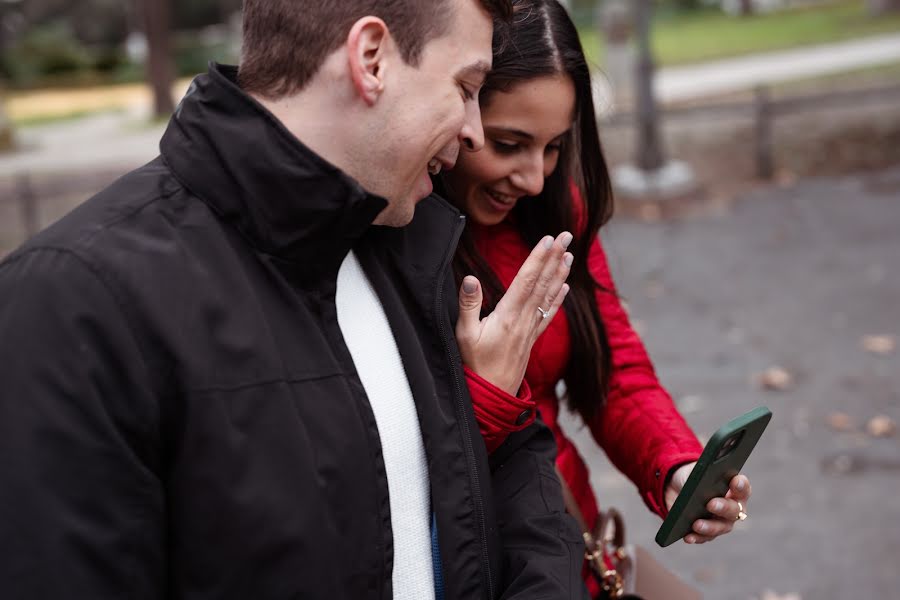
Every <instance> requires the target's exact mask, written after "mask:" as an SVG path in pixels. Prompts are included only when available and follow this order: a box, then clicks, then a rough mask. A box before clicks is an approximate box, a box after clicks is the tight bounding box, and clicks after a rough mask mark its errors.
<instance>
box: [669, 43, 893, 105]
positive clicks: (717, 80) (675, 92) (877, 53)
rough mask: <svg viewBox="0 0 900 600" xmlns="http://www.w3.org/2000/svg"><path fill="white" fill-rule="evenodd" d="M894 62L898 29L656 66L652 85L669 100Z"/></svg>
mask: <svg viewBox="0 0 900 600" xmlns="http://www.w3.org/2000/svg"><path fill="white" fill-rule="evenodd" d="M896 62H900V33H896V34H891V35H882V36H878V37H873V38H866V39H861V40H853V41H848V42H840V43H834V44H826V45H822V46H811V47H808V48H799V49H796V50H785V51H779V52H771V53H766V54H754V55H751V56H744V57H739V58H731V59H727V60H719V61H715V62H710V63H704V64H698V65H690V66H684V67H670V68H667V69H662V70H660V71H659V73H658V74H657V76H656V81H655V85H656V92H657V95H658V97H659V99H660V100H661V101H663V102H673V101H681V100H690V99H694V98H698V97H703V96H711V95H715V94H722V93H728V92H735V91H741V90H745V89H749V88H752V87H754V86H756V85H758V84H764V83H779V82H784V81H791V80H796V79H801V78H807V77H817V76H821V75H829V74H832V73H840V72H842V71H850V70H854V69H860V68H864V67H874V66H878V65H882V64H889V63H896Z"/></svg>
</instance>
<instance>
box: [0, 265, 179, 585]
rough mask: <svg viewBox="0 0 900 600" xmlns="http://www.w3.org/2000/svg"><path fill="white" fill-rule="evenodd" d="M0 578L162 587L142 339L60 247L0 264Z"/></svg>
mask: <svg viewBox="0 0 900 600" xmlns="http://www.w3.org/2000/svg"><path fill="white" fill-rule="evenodd" d="M0 380H2V387H0V556H2V557H3V559H2V560H0V589H2V590H3V592H2V596H3V598H4V599H6V600H20V599H21V600H26V599H31V598H124V597H129V598H140V599H154V598H162V597H163V594H164V592H163V590H164V582H165V570H164V562H163V555H162V549H163V547H164V543H165V542H164V539H163V532H164V530H165V528H164V520H163V506H164V502H163V494H162V486H161V484H160V482H159V480H158V478H157V477H156V475H155V474H154V471H153V470H152V469H151V465H152V464H153V460H152V459H151V458H150V457H151V456H153V455H154V454H155V444H154V443H153V442H152V441H151V440H152V439H153V436H152V435H151V433H150V432H152V431H155V430H156V429H157V427H156V425H155V423H156V418H155V416H154V415H155V411H154V410H153V404H152V402H151V400H150V392H149V390H150V388H151V385H150V384H149V381H148V377H147V373H146V371H145V368H144V361H143V360H142V356H141V352H140V350H139V348H138V344H137V342H136V339H135V336H134V335H133V333H132V331H131V330H130V329H129V326H128V325H127V323H126V320H125V319H124V317H123V312H122V308H121V305H120V303H118V302H116V301H115V300H114V298H113V296H112V295H111V294H110V292H109V288H108V287H107V286H106V285H105V284H104V282H103V281H101V279H100V278H99V277H98V274H97V273H96V272H95V271H94V270H93V269H92V268H91V267H89V266H88V265H87V263H85V262H83V261H82V260H81V259H80V258H78V257H76V256H75V255H73V254H71V253H70V252H68V251H62V250H51V249H40V250H31V251H29V252H27V253H24V254H19V255H16V256H14V257H11V258H10V259H9V260H7V261H6V262H4V263H0Z"/></svg>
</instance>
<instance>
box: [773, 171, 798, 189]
mask: <svg viewBox="0 0 900 600" xmlns="http://www.w3.org/2000/svg"><path fill="white" fill-rule="evenodd" d="M775 183H776V185H779V186H781V187H790V186H792V185H794V184H795V183H797V174H796V173H794V172H793V171H788V170H787V169H779V170H778V172H777V173H775Z"/></svg>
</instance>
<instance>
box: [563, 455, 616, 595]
mask: <svg viewBox="0 0 900 600" xmlns="http://www.w3.org/2000/svg"><path fill="white" fill-rule="evenodd" d="M554 469H555V470H556V477H557V478H558V479H559V486H560V488H561V489H562V495H563V502H564V503H565V505H566V512H568V513H569V514H570V515H572V518H574V519H575V521H576V522H577V523H578V526H579V527H580V528H581V537H582V538H583V539H584V558H585V560H586V561H587V562H588V564H589V565H591V568H592V569H593V570H594V572H595V573H596V575H597V576H598V577H599V579H600V585H601V587H602V589H603V591H604V592H605V593H606V594H607V596H608V597H609V598H621V597H623V594H624V591H625V590H624V579H623V574H622V573H620V572H619V564H620V563H623V562H624V560H625V558H626V555H625V548H624V544H625V524H624V521H623V520H622V515H621V513H619V511H617V510H616V509H615V508H609V509H607V510H606V513H605V514H604V513H603V512H600V513H599V515H598V518H597V527H596V529H594V530H593V531H591V529H590V527H588V524H587V521H586V520H585V518H584V513H582V512H581V508H580V507H579V506H578V502H577V501H576V500H575V495H574V494H573V493H572V488H570V487H569V484H568V482H567V481H566V479H565V477H563V475H562V473H561V472H560V471H559V467H557V466H556V465H554ZM610 524H612V526H613V527H614V528H615V529H614V531H613V533H612V536H609V533H608V532H609V525H610ZM610 543H611V544H612V547H613V548H614V554H613V556H612V557H610V559H611V560H612V561H613V562H612V565H613V566H612V568H607V564H606V563H605V562H604V557H603V549H604V547H605V546H606V545H608V544H610Z"/></svg>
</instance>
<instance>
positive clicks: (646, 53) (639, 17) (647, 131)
mask: <svg viewBox="0 0 900 600" xmlns="http://www.w3.org/2000/svg"><path fill="white" fill-rule="evenodd" d="M633 7H634V8H633V10H634V11H635V12H634V20H635V31H636V32H637V40H638V47H639V50H638V60H637V73H636V79H635V82H636V87H637V89H636V96H637V113H638V114H637V117H638V155H637V161H636V162H637V166H638V167H640V168H641V169H642V170H644V171H655V170H657V169H659V168H661V167H662V166H663V164H665V162H666V160H665V156H664V155H663V149H662V139H661V138H660V135H659V110H658V109H657V106H656V97H655V96H654V92H653V73H654V71H655V70H656V66H655V65H654V63H653V51H652V49H651V47H650V22H651V17H652V14H653V0H637V2H635V3H634V5H633Z"/></svg>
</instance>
